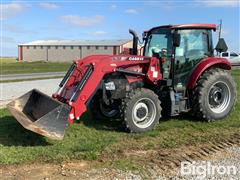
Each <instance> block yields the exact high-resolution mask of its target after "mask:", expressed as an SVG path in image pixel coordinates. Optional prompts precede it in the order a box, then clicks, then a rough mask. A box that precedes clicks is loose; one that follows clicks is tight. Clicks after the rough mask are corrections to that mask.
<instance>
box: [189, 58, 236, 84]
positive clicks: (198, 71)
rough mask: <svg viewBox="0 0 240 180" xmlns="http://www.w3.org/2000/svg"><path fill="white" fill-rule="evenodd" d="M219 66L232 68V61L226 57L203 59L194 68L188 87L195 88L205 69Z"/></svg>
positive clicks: (227, 68)
mask: <svg viewBox="0 0 240 180" xmlns="http://www.w3.org/2000/svg"><path fill="white" fill-rule="evenodd" d="M213 67H217V68H221V69H226V70H231V68H232V67H231V64H230V62H229V61H228V60H227V59H225V58H217V57H209V58H206V59H204V60H202V61H201V62H200V63H199V64H198V65H197V66H196V67H195V69H194V70H193V72H192V74H191V76H190V79H189V81H188V85H187V88H188V89H193V88H194V87H195V86H196V83H197V80H198V79H199V77H200V76H201V75H202V74H203V72H204V71H206V70H208V69H210V68H213Z"/></svg>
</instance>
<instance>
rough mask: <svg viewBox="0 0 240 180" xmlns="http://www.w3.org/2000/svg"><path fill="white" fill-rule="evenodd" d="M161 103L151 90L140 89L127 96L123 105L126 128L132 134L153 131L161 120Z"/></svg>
mask: <svg viewBox="0 0 240 180" xmlns="http://www.w3.org/2000/svg"><path fill="white" fill-rule="evenodd" d="M160 104H161V102H160V100H159V99H158V96H157V95H156V94H155V93H154V92H153V91H151V90H149V89H145V88H138V89H134V90H132V91H131V92H130V93H128V94H127V97H126V98H125V99H124V100H123V103H122V115H123V120H124V121H123V122H124V124H125V127H126V129H127V130H128V131H130V132H135V133H141V132H146V131H150V130H152V129H153V128H154V127H155V126H156V124H157V123H158V122H159V119H160V118H161V110H162V108H161V106H160Z"/></svg>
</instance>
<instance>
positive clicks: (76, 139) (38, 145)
mask: <svg viewBox="0 0 240 180" xmlns="http://www.w3.org/2000/svg"><path fill="white" fill-rule="evenodd" d="M239 72H240V71H239V70H234V71H233V74H234V76H235V79H236V81H237V83H238V92H239V93H238V98H237V104H236V106H235V110H234V111H233V112H232V113H231V115H230V116H229V117H227V118H226V119H224V120H221V121H216V122H212V123H206V122H200V121H196V120H194V118H193V117H190V116H188V115H187V114H186V115H181V116H179V117H175V118H165V119H162V120H161V122H160V123H159V125H158V126H157V128H156V129H155V130H154V131H151V132H147V133H144V134H129V133H125V132H124V131H123V128H122V126H121V122H118V121H110V120H102V121H97V120H92V118H91V117H90V115H89V114H88V113H86V114H85V115H84V116H83V117H82V118H81V120H80V122H79V123H75V124H73V125H71V126H70V127H68V128H67V130H66V133H65V138H64V140H62V141H53V140H49V139H47V138H45V137H42V136H40V135H37V134H35V133H32V132H30V131H27V130H26V129H24V128H23V127H22V126H21V125H20V124H19V123H18V122H17V121H16V120H15V119H14V118H13V117H12V116H11V115H10V114H9V112H8V110H6V109H1V110H0V114H1V120H0V164H16V163H26V162H28V163H31V162H60V161H62V160H73V159H74V160H76V159H77V160H100V159H101V158H103V157H105V159H106V157H107V161H105V162H104V164H105V166H108V167H113V168H120V169H133V170H134V169H141V166H142V165H141V163H139V162H138V160H137V159H136V158H135V159H134V158H132V159H131V158H125V159H121V158H122V157H121V152H123V151H134V150H159V149H161V148H162V149H172V148H177V147H179V146H184V145H197V144H201V143H206V142H209V141H215V140H217V139H220V138H225V137H229V136H231V135H233V134H234V133H240V113H239V112H240V76H239V74H240V73H239ZM116 155H119V156H120V158H119V159H117V160H113V159H114V157H115V156H116Z"/></svg>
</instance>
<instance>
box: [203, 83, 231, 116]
mask: <svg viewBox="0 0 240 180" xmlns="http://www.w3.org/2000/svg"><path fill="white" fill-rule="evenodd" d="M230 99H231V96H230V88H229V87H228V85H227V84H226V83H225V82H223V81H218V82H216V83H214V84H213V85H212V86H211V88H210V90H209V94H208V104H209V107H210V109H211V110H212V111H213V112H214V113H222V112H224V111H225V110H226V109H227V108H228V106H229V103H230Z"/></svg>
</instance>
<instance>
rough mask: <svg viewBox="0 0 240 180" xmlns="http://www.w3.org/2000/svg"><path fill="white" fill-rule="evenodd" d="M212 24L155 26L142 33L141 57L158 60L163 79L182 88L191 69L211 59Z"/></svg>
mask: <svg viewBox="0 0 240 180" xmlns="http://www.w3.org/2000/svg"><path fill="white" fill-rule="evenodd" d="M212 30H214V31H215V30H216V26H215V25H211V24H210V25H196V24H194V25H188V26H186V25H185V26H183V25H181V26H159V27H154V28H152V29H151V30H149V31H145V33H144V34H143V39H144V41H145V43H144V51H143V55H144V56H154V57H157V58H159V59H160V63H161V70H162V73H163V78H164V79H169V78H171V77H173V73H172V72H173V71H174V80H175V85H176V86H182V85H185V84H186V83H187V82H186V80H187V77H188V76H189V75H190V73H191V72H192V70H193V69H194V67H195V66H196V65H197V64H198V63H199V62H200V61H201V60H202V59H204V58H206V57H211V56H213V43H212Z"/></svg>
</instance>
